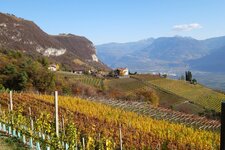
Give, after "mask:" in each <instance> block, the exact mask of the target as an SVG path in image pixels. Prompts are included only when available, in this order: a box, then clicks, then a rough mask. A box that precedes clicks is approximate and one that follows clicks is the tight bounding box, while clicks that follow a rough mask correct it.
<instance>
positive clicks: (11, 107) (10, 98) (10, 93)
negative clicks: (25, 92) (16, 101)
mask: <svg viewBox="0 0 225 150" xmlns="http://www.w3.org/2000/svg"><path fill="white" fill-rule="evenodd" d="M9 102H10V111H12V110H13V100H12V91H10V92H9Z"/></svg>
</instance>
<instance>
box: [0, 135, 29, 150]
mask: <svg viewBox="0 0 225 150" xmlns="http://www.w3.org/2000/svg"><path fill="white" fill-rule="evenodd" d="M28 149H29V148H28V147H27V146H25V145H24V144H23V143H22V142H20V141H19V140H18V139H17V138H15V137H8V136H6V135H5V134H3V133H0V150H28Z"/></svg>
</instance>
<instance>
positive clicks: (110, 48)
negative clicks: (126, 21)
mask: <svg viewBox="0 0 225 150" xmlns="http://www.w3.org/2000/svg"><path fill="white" fill-rule="evenodd" d="M153 41H154V39H153V38H149V39H145V40H141V41H137V42H129V43H107V44H103V45H97V46H96V49H97V55H98V56H99V58H100V59H101V60H102V61H103V62H104V63H106V64H107V65H109V66H111V67H112V66H113V64H114V63H117V62H118V60H119V59H121V58H122V57H124V56H128V55H130V54H131V53H133V52H136V51H138V50H141V49H144V48H145V47H147V46H149V45H151V43H152V42H153Z"/></svg>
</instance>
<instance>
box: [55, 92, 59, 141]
mask: <svg viewBox="0 0 225 150" xmlns="http://www.w3.org/2000/svg"><path fill="white" fill-rule="evenodd" d="M55 133H56V136H57V137H59V113H58V91H55Z"/></svg>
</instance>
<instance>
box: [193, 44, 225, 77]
mask: <svg viewBox="0 0 225 150" xmlns="http://www.w3.org/2000/svg"><path fill="white" fill-rule="evenodd" d="M213 51H214V52H213V53H211V54H209V55H206V56H204V57H202V58H199V59H196V60H192V61H189V64H190V66H191V67H192V68H193V69H195V70H201V71H206V72H218V73H225V62H224V58H225V46H223V47H221V48H218V49H215V50H213Z"/></svg>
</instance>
